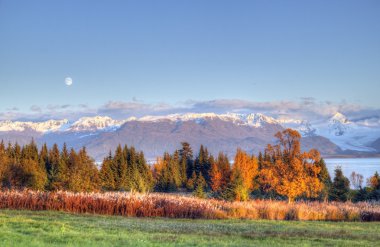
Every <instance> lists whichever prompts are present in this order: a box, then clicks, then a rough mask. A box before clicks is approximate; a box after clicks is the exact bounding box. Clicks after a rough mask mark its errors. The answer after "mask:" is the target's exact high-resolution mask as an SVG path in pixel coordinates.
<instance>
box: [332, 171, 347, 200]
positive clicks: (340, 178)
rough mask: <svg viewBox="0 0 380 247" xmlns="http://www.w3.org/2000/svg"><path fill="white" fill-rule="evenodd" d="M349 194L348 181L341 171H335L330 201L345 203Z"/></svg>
mask: <svg viewBox="0 0 380 247" xmlns="http://www.w3.org/2000/svg"><path fill="white" fill-rule="evenodd" d="M349 192H350V180H348V178H346V177H345V176H344V175H343V172H342V169H341V168H340V167H337V168H336V169H335V177H334V180H333V183H332V185H331V189H330V199H331V200H333V201H342V202H345V201H347V200H348V195H349Z"/></svg>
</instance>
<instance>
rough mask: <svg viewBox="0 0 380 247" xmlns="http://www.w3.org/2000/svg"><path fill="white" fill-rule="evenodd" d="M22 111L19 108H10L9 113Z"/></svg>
mask: <svg viewBox="0 0 380 247" xmlns="http://www.w3.org/2000/svg"><path fill="white" fill-rule="evenodd" d="M19 110H20V109H19V108H17V107H12V108H8V109H7V111H19Z"/></svg>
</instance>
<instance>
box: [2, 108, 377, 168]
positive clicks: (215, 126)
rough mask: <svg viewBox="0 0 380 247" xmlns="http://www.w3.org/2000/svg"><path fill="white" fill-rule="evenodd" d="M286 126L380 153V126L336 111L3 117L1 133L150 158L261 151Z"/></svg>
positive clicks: (307, 141) (338, 148) (317, 143)
mask: <svg viewBox="0 0 380 247" xmlns="http://www.w3.org/2000/svg"><path fill="white" fill-rule="evenodd" d="M285 128H293V129H296V130H298V131H299V132H300V133H301V134H302V149H304V150H308V149H311V148H317V149H318V150H320V152H321V153H322V154H323V155H325V156H327V155H348V154H355V155H362V156H363V155H364V156H365V155H373V154H379V153H380V127H376V126H365V125H360V124H357V123H354V122H351V121H350V120H349V119H347V118H346V117H345V116H344V115H343V114H341V113H339V112H337V113H336V114H334V115H332V116H331V117H330V118H328V119H321V120H320V121H317V122H313V123H311V122H309V121H307V120H302V119H301V120H300V119H275V118H272V117H270V116H266V115H263V114H260V113H252V114H237V113H227V114H215V113H187V114H171V115H166V116H145V117H141V118H135V117H130V118H128V119H124V120H115V119H112V118H110V117H107V116H95V117H83V118H80V119H78V120H77V121H74V122H70V121H68V120H67V119H63V120H48V121H43V122H31V121H28V122H23V121H0V139H2V140H4V141H5V142H17V143H19V144H26V143H28V142H30V141H31V139H34V140H35V141H36V142H37V143H38V144H39V145H41V144H43V143H45V142H46V143H47V144H48V145H52V144H53V143H57V144H58V145H60V146H61V145H63V143H66V144H67V145H68V146H69V147H73V148H80V147H82V146H86V148H87V150H88V152H89V154H90V155H92V157H94V158H95V159H96V160H97V161H101V160H102V159H103V158H104V157H105V156H106V155H107V154H108V153H109V151H110V150H114V149H115V147H116V146H117V145H118V144H119V143H120V144H122V145H124V144H127V145H133V146H135V147H136V148H137V149H139V150H143V151H144V153H145V155H146V157H147V158H148V159H155V157H157V156H159V155H162V154H163V152H165V151H169V152H172V151H174V150H175V149H177V148H179V147H180V145H181V144H180V143H181V142H183V141H187V142H189V143H190V144H191V145H192V146H193V149H194V150H195V151H196V150H197V149H198V148H199V146H200V145H201V144H203V145H205V146H206V147H207V148H208V149H209V151H210V152H211V153H213V154H217V152H219V151H222V152H225V153H227V154H228V155H230V156H231V155H233V154H234V152H235V151H236V149H237V148H238V147H240V148H242V149H244V150H246V151H248V152H251V153H256V154H257V153H258V152H259V151H262V150H264V148H265V146H266V145H267V144H268V143H272V144H273V143H275V138H274V135H275V133H277V132H278V131H281V130H283V129H285Z"/></svg>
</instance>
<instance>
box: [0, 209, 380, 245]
mask: <svg viewBox="0 0 380 247" xmlns="http://www.w3.org/2000/svg"><path fill="white" fill-rule="evenodd" d="M379 243H380V223H378V222H370V223H364V222H310V221H308V222H302V221H292V222H290V221H267V220H265V221H264V220H260V221H250V220H189V219H163V218H156V219H152V218H125V217H119V216H98V215H96V216H94V215H74V214H68V213H62V212H49V211H39V212H33V211H16V210H0V246H346V247H348V246H376V245H377V244H379Z"/></svg>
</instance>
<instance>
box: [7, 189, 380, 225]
mask: <svg viewBox="0 0 380 247" xmlns="http://www.w3.org/2000/svg"><path fill="white" fill-rule="evenodd" d="M0 208H1V209H26V210H57V211H65V212H72V213H91V214H104V215H121V216H129V217H169V218H204V219H226V218H241V219H269V220H329V221H380V204H379V203H368V202H365V203H364V202H361V203H351V202H346V203H339V202H331V203H321V202H295V203H293V204H288V203H286V202H284V201H269V200H253V201H248V202H226V201H220V200H215V199H199V198H194V197H188V196H180V195H173V194H160V193H152V194H139V193H136V194H132V193H122V192H108V193H72V192H63V191H59V192H36V191H29V190H24V191H2V192H0Z"/></svg>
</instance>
